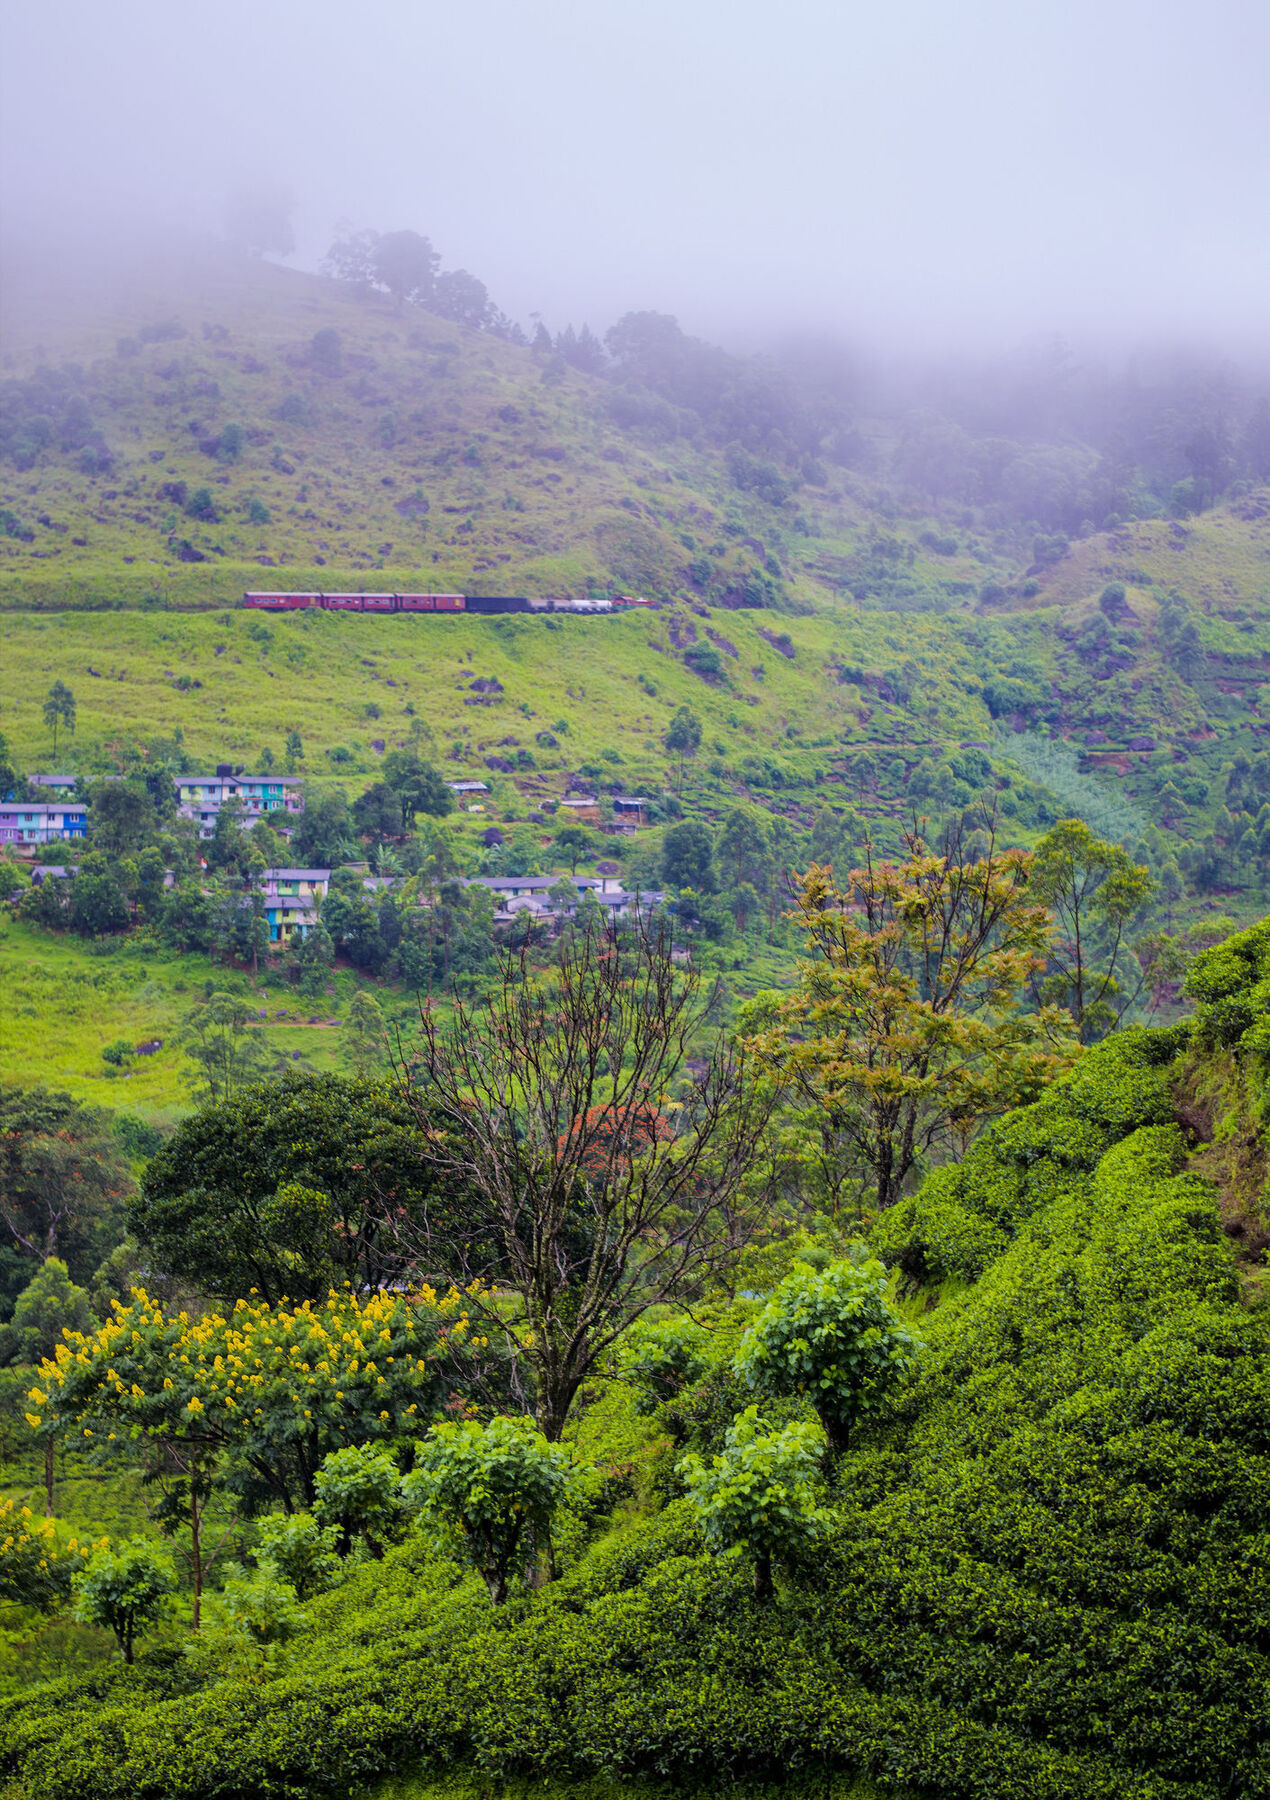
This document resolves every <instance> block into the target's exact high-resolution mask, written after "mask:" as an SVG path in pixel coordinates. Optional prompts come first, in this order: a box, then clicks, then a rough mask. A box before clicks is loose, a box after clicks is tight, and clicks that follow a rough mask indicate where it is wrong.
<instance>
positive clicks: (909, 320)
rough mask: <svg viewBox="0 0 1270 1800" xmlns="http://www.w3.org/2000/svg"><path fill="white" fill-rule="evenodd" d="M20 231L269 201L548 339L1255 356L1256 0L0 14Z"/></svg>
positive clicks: (793, 1)
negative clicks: (435, 274) (866, 342)
mask: <svg viewBox="0 0 1270 1800" xmlns="http://www.w3.org/2000/svg"><path fill="white" fill-rule="evenodd" d="M0 83H2V85H0V153H2V158H3V169H2V172H0V181H2V186H0V195H2V197H3V204H4V212H5V221H6V225H7V228H8V231H9V234H10V237H11V239H13V238H17V239H24V238H26V237H27V235H28V230H29V227H30V226H31V224H32V223H33V222H37V221H38V222H39V223H40V224H41V226H42V227H43V228H44V229H46V230H51V231H52V233H53V235H54V236H55V237H56V236H62V237H63V238H64V237H65V235H66V234H67V233H68V232H73V231H77V230H81V229H84V228H85V226H86V225H88V224H100V222H101V221H102V220H103V219H116V218H117V219H119V220H121V221H122V222H123V223H124V225H125V226H130V225H131V224H133V223H134V222H135V223H137V224H139V225H149V224H151V223H153V222H156V221H160V220H179V221H183V222H185V223H187V224H190V225H193V226H196V227H198V228H200V229H209V228H215V227H216V226H217V224H218V221H219V218H220V215H221V213H222V211H223V207H224V201H225V197H226V195H227V193H228V191H229V190H230V189H231V188H232V187H233V186H234V185H235V184H236V183H239V182H241V181H243V180H272V181H278V182H282V183H285V184H286V185H288V186H289V187H290V188H291V189H292V190H293V192H294V194H295V196H296V199H297V202H298V205H297V212H296V219H295V223H296V229H297V234H298V237H299V239H300V247H299V250H298V252H297V255H296V257H295V259H294V260H295V261H296V262H297V263H299V264H300V265H302V266H314V265H315V264H316V262H317V260H318V259H319V258H320V256H321V254H322V252H323V251H324V250H325V248H326V246H327V244H328V243H329V241H330V237H331V233H332V227H333V225H334V223H335V221H336V220H338V219H340V218H346V219H349V220H351V221H353V222H354V223H356V224H359V225H373V226H376V227H378V228H380V229H389V228H393V227H398V226H413V227H415V228H416V229H418V230H421V231H425V232H427V233H428V234H429V235H430V236H431V237H432V239H433V241H434V243H435V244H436V245H437V247H438V249H439V250H440V251H441V252H442V254H443V257H444V259H445V262H446V264H447V266H459V265H463V266H466V267H468V268H470V269H471V270H472V271H473V272H474V273H476V274H478V275H480V276H481V277H482V278H483V279H484V280H485V281H486V283H487V284H488V286H489V288H490V290H491V293H492V294H493V296H494V298H495V299H496V301H497V302H498V303H499V304H500V305H502V306H503V307H504V308H506V310H508V311H509V312H511V313H512V314H513V315H514V316H516V317H519V318H520V319H522V320H526V319H527V318H528V316H529V315H530V314H531V313H532V312H535V311H537V312H540V313H542V314H543V315H544V317H545V318H546V320H547V322H548V323H549V324H550V325H552V326H553V327H558V326H560V325H563V324H564V323H565V322H566V321H567V320H573V321H574V322H575V323H581V322H582V321H583V320H584V319H585V320H587V321H589V322H590V323H591V324H592V325H593V326H594V327H596V328H597V329H603V328H604V327H605V326H606V325H608V324H609V323H611V322H612V320H613V319H614V318H615V317H616V316H617V315H618V314H619V313H620V312H622V311H624V310H626V309H627V308H630V307H641V306H651V307H656V308H658V309H661V310H666V311H671V312H675V313H677V314H678V315H679V317H680V319H681V321H682V322H683V324H684V325H685V327H687V328H689V329H692V330H697V331H700V332H703V333H705V334H706V335H710V336H716V337H718V336H722V337H725V338H727V339H729V340H731V341H734V342H745V341H750V342H758V341H762V339H763V338H764V337H765V336H766V335H767V334H768V333H770V332H774V331H778V330H784V329H788V328H790V327H802V326H807V327H814V328H822V329H823V328H829V329H832V330H835V331H840V332H845V333H851V334H868V335H872V336H874V337H879V336H881V337H885V338H889V339H891V340H892V341H899V340H902V339H903V338H904V337H905V336H906V335H907V334H910V333H913V334H921V335H922V336H923V337H924V339H925V341H927V342H929V343H934V344H939V343H943V342H948V341H957V340H958V339H965V340H967V341H971V342H980V341H991V340H992V339H993V338H994V337H995V336H996V335H997V334H999V333H1000V332H1002V331H1006V332H1011V333H1018V334H1022V333H1026V332H1039V331H1045V330H1051V329H1060V330H1064V331H1066V332H1069V333H1074V334H1077V335H1079V334H1081V333H1083V332H1086V331H1090V330H1095V331H1096V330H1099V329H1102V330H1107V331H1109V332H1111V333H1114V334H1115V335H1116V336H1121V335H1129V336H1134V337H1137V336H1141V335H1143V334H1144V333H1149V334H1153V333H1155V332H1157V331H1159V330H1160V329H1162V328H1163V329H1168V330H1182V331H1198V332H1203V333H1205V334H1210V333H1218V334H1221V335H1222V336H1225V337H1228V338H1230V339H1232V340H1233V339H1238V340H1240V341H1241V342H1243V343H1245V344H1247V343H1249V342H1251V343H1253V344H1256V343H1257V342H1258V341H1260V342H1261V343H1262V344H1264V343H1265V342H1266V340H1267V338H1268V337H1270V330H1268V329H1267V321H1268V320H1270V108H1268V107H1267V103H1266V93H1267V88H1268V86H1270V5H1267V4H1266V0H1211V3H1210V4H1209V5H1207V6H1204V7H1198V6H1195V5H1194V4H1185V5H1184V4H1183V3H1182V0H1152V3H1151V4H1148V3H1147V0H1048V4H1044V5H1038V4H1035V3H1032V4H1029V3H1028V0H963V3H954V0H886V3H885V4H880V5H879V4H876V3H875V4H874V5H872V6H869V7H867V8H866V7H864V6H862V5H860V4H858V3H856V4H853V3H851V0H846V3H837V4H835V3H833V0H785V3H784V4H783V5H780V6H776V5H772V4H766V5H761V6H760V5H758V4H755V3H754V0H726V3H725V0H674V3H672V0H640V3H639V4H631V3H623V4H614V3H613V0H589V3H587V4H582V3H581V0H467V3H466V4H458V5H455V4H450V5H439V4H436V3H435V0H369V3H367V0H361V3H360V4H358V5H356V6H352V5H348V4H347V3H346V4H342V5H335V4H332V0H304V3H303V4H300V3H298V0H221V3H220V4H218V5H216V6H201V7H179V6H174V5H172V4H171V0H164V3H163V4H160V3H158V0H120V4H118V5H115V6H103V5H102V4H101V0H38V3H37V0H25V4H23V5H22V6H20V7H19V6H17V5H15V4H14V0H10V5H9V7H8V9H7V24H6V28H5V53H4V68H3V76H2V77H0Z"/></svg>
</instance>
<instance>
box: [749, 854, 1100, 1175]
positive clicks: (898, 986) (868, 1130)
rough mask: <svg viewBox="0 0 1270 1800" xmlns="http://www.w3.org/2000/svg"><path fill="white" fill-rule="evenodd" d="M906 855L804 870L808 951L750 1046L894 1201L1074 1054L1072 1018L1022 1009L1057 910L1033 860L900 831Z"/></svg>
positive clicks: (800, 905)
mask: <svg viewBox="0 0 1270 1800" xmlns="http://www.w3.org/2000/svg"><path fill="white" fill-rule="evenodd" d="M904 842H905V847H906V849H907V851H908V855H907V858H906V860H905V861H904V862H900V863H891V862H879V861H876V860H875V858H874V855H873V850H872V846H871V845H869V844H867V843H866V845H865V851H866V858H865V863H864V866H863V867H862V868H859V869H855V870H853V871H852V873H851V875H850V876H849V878H848V880H847V881H846V883H845V884H844V885H843V886H842V887H837V886H835V885H834V883H833V881H832V879H831V877H830V875H829V873H828V871H827V870H824V869H821V868H818V867H816V866H815V865H813V866H812V867H811V868H810V869H809V870H808V871H807V873H806V874H805V875H803V876H802V877H801V879H800V881H799V884H798V895H797V909H798V915H799V917H800V918H801V920H802V924H803V927H804V929H805V931H806V934H807V946H808V949H809V950H810V951H811V952H812V955H811V957H810V959H809V960H807V961H805V962H803V963H802V964H801V965H800V969H799V979H798V984H797V987H796V989H795V990H794V992H793V993H792V994H791V995H790V996H789V997H788V998H787V999H784V1000H782V1001H780V1002H778V1003H777V1005H776V1006H775V1008H774V1018H773V1022H772V1023H770V1024H769V1025H768V1026H767V1028H766V1029H765V1030H761V1031H759V1032H757V1033H755V1034H754V1036H753V1037H752V1039H751V1040H750V1041H751V1044H752V1046H753V1048H754V1050H755V1052H756V1053H757V1054H758V1055H759V1056H760V1057H761V1059H762V1060H763V1061H764V1062H765V1063H766V1064H767V1066H768V1067H769V1068H770V1069H771V1070H772V1072H773V1073H774V1074H775V1075H776V1076H777V1077H778V1078H779V1079H780V1080H781V1082H782V1083H783V1084H784V1086H785V1089H786V1092H787V1094H788V1095H789V1097H790V1099H791V1101H792V1102H793V1104H794V1105H796V1106H799V1107H802V1108H805V1109H809V1110H811V1111H813V1112H814V1113H815V1114H816V1115H817V1116H818V1117H820V1118H821V1120H822V1122H823V1125H824V1128H825V1129H828V1130H832V1131H833V1132H834V1133H835V1134H836V1135H837V1136H838V1138H839V1139H840V1140H841V1142H842V1143H843V1144H844V1145H845V1146H846V1148H847V1151H848V1152H849V1153H850V1154H852V1155H853V1156H854V1158H855V1159H856V1161H857V1163H858V1165H859V1166H860V1167H861V1169H862V1170H867V1171H868V1172H869V1173H870V1175H871V1179H872V1182H873V1186H874V1191H875V1195H876V1204H877V1205H878V1206H879V1207H887V1206H892V1205H894V1204H895V1202H896V1201H897V1200H898V1199H899V1198H900V1196H901V1194H902V1193H903V1191H904V1184H905V1182H906V1181H907V1180H908V1178H909V1176H910V1175H911V1174H912V1172H913V1170H914V1169H915V1168H916V1167H917V1165H918V1162H919V1160H920V1159H922V1158H924V1157H926V1156H927V1155H928V1154H929V1153H930V1152H931V1151H932V1150H933V1149H935V1148H936V1147H939V1146H946V1145H950V1144H955V1142H956V1140H957V1138H958V1136H959V1135H962V1134H964V1133H965V1132H967V1131H968V1130H970V1129H971V1128H972V1127H973V1126H974V1125H975V1124H976V1123H977V1122H978V1121H979V1120H981V1119H984V1118H986V1117H989V1116H990V1115H992V1114H993V1113H997V1112H1002V1111H1005V1110H1006V1109H1007V1108H1009V1107H1011V1106H1015V1105H1019V1104H1021V1103H1022V1102H1023V1101H1025V1100H1029V1099H1031V1098H1033V1097H1034V1096H1035V1094H1036V1092H1037V1091H1038V1090H1039V1087H1040V1085H1041V1084H1042V1083H1043V1082H1044V1081H1045V1079H1046V1078H1047V1077H1049V1076H1052V1075H1053V1074H1055V1073H1056V1072H1058V1071H1059V1070H1060V1069H1062V1068H1063V1067H1064V1066H1066V1062H1067V1061H1068V1060H1069V1056H1070V1052H1069V1048H1068V1040H1067V1039H1066V1037H1065V1035H1064V1033H1065V1032H1066V1031H1067V1030H1070V1028H1071V1020H1070V1018H1068V1017H1067V1016H1066V1015H1065V1014H1061V1013H1060V1012H1059V1011H1058V1009H1057V1008H1056V1007H1053V1006H1046V1007H1044V1008H1042V1009H1041V1011H1040V1012H1038V1013H1025V1012H1024V1011H1023V1008H1022V1001H1023V997H1024V993H1025V990H1026V988H1027V986H1028V984H1029V982H1030V981H1031V980H1032V979H1033V977H1034V976H1036V975H1037V974H1039V972H1040V970H1041V969H1042V968H1043V967H1044V963H1045V956H1046V952H1047V950H1048V947H1049V938H1050V929H1051V927H1050V915H1049V913H1048V912H1047V911H1046V909H1045V907H1044V906H1043V905H1038V904H1036V903H1035V901H1034V899H1033V897H1032V896H1031V894H1030V891H1029V880H1030V871H1031V859H1030V858H1029V857H1028V856H1027V854H1026V853H1025V852H1023V851H1019V850H1007V851H1001V850H999V849H998V848H997V845H996V839H995V834H994V833H992V832H991V831H989V833H988V835H987V840H986V843H985V844H984V847H983V850H982V853H981V854H979V855H972V854H968V853H966V852H965V851H964V850H963V847H962V845H961V843H960V842H959V841H958V840H956V839H954V840H953V841H951V842H950V843H949V844H948V845H947V846H946V847H945V849H944V850H942V851H940V852H932V851H930V850H929V849H928V848H927V846H926V844H925V843H924V842H923V841H922V839H921V838H919V837H918V836H916V834H914V833H905V838H904Z"/></svg>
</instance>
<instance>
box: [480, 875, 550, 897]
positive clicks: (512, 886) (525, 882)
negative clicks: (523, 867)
mask: <svg viewBox="0 0 1270 1800" xmlns="http://www.w3.org/2000/svg"><path fill="white" fill-rule="evenodd" d="M567 880H568V876H566V875H473V876H472V878H471V880H470V881H469V882H468V884H467V885H468V886H469V887H483V888H489V889H490V890H491V892H493V893H495V894H503V893H512V892H514V891H516V890H517V889H521V888H541V889H542V890H543V892H544V893H545V892H546V891H547V889H548V888H549V887H554V886H555V885H556V883H557V882H558V881H567Z"/></svg>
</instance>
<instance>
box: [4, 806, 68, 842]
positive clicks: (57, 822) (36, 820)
mask: <svg viewBox="0 0 1270 1800" xmlns="http://www.w3.org/2000/svg"><path fill="white" fill-rule="evenodd" d="M87 830H88V808H87V807H86V806H83V805H78V804H76V802H75V801H73V800H59V801H56V802H54V801H44V802H36V801H32V800H0V844H17V845H26V844H30V845H31V846H32V847H34V846H35V845H36V844H56V843H59V842H61V841H63V840H70V839H72V838H82V837H83V836H84V834H85V832H86V831H87Z"/></svg>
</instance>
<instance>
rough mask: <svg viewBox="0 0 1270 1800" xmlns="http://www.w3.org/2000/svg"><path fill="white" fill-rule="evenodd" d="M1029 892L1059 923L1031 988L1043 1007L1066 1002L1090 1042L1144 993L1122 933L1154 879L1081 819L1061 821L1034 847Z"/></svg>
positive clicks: (1143, 905)
mask: <svg viewBox="0 0 1270 1800" xmlns="http://www.w3.org/2000/svg"><path fill="white" fill-rule="evenodd" d="M1032 889H1033V892H1034V894H1035V895H1036V897H1037V899H1038V900H1041V901H1044V903H1045V904H1046V905H1047V906H1049V907H1052V909H1053V911H1054V914H1055V917H1056V919H1057V922H1058V933H1057V936H1056V937H1055V939H1054V940H1053V942H1052V943H1051V944H1050V946H1049V949H1048V951H1047V953H1046V957H1045V963H1044V968H1043V971H1042V970H1041V969H1037V970H1034V971H1033V973H1032V976H1031V977H1030V982H1031V987H1032V991H1033V993H1034V995H1035V996H1036V998H1037V1000H1038V1001H1039V1002H1041V1003H1043V1004H1046V1005H1054V1006H1063V1007H1066V1008H1067V1010H1068V1012H1070V1014H1071V1016H1072V1018H1073V1019H1074V1020H1075V1023H1076V1027H1077V1030H1078V1031H1079V1033H1080V1039H1081V1042H1082V1043H1085V1044H1088V1043H1092V1042H1094V1041H1095V1039H1097V1038H1100V1037H1102V1036H1104V1035H1105V1034H1106V1033H1107V1032H1108V1031H1113V1030H1114V1029H1115V1027H1116V1026H1117V1025H1118V1024H1119V1023H1120V1020H1121V1019H1122V1018H1123V1017H1124V1014H1125V1012H1126V1011H1127V1010H1128V1008H1129V1007H1130V1006H1131V1005H1132V1003H1133V1001H1134V1000H1135V999H1136V997H1137V995H1138V993H1139V992H1140V991H1141V987H1142V976H1141V970H1140V968H1139V967H1138V965H1137V964H1136V962H1135V960H1134V958H1133V956H1132V954H1131V953H1130V950H1129V947H1128V945H1127V943H1126V942H1125V933H1126V932H1127V931H1128V930H1129V928H1130V927H1131V926H1132V925H1133V923H1134V921H1135V920H1137V919H1140V918H1141V917H1142V915H1143V913H1144V912H1145V911H1146V909H1147V907H1148V906H1149V905H1150V903H1151V900H1152V899H1153V897H1154V895H1155V881H1154V879H1153V877H1152V875H1151V872H1150V870H1149V869H1145V868H1143V867H1142V866H1141V864H1139V863H1135V862H1134V860H1133V858H1132V857H1131V856H1130V855H1129V854H1128V852H1127V851H1126V850H1123V849H1122V848H1121V847H1120V845H1119V844H1111V843H1107V842H1106V841H1105V840H1104V839H1102V838H1097V837H1095V836H1094V834H1093V832H1092V831H1091V830H1090V829H1089V827H1088V825H1086V824H1085V823H1084V822H1083V820H1081V819H1063V820H1061V821H1060V822H1059V823H1058V824H1057V825H1055V826H1053V827H1052V828H1051V829H1050V830H1049V831H1047V832H1046V834H1045V836H1044V837H1043V838H1042V839H1041V841H1040V843H1039V844H1038V845H1037V846H1036V859H1035V862H1034V863H1033V865H1032ZM1126 984H1127V985H1126Z"/></svg>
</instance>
